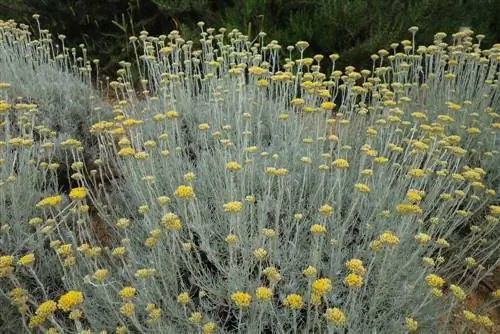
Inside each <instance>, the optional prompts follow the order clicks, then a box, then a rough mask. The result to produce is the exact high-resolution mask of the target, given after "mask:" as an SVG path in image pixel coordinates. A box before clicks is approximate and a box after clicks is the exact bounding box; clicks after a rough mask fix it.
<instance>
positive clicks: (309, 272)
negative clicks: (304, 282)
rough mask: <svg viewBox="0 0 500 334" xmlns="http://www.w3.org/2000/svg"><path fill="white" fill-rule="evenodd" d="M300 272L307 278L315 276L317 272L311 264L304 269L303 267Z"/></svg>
mask: <svg viewBox="0 0 500 334" xmlns="http://www.w3.org/2000/svg"><path fill="white" fill-rule="evenodd" d="M302 273H303V274H304V276H305V277H307V278H315V277H316V274H317V270H316V268H314V267H312V266H309V267H307V268H306V269H304V270H303V271H302Z"/></svg>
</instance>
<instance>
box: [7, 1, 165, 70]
mask: <svg viewBox="0 0 500 334" xmlns="http://www.w3.org/2000/svg"><path fill="white" fill-rule="evenodd" d="M0 13H1V14H0V19H3V20H7V19H11V18H12V19H15V20H16V21H17V22H19V23H25V24H29V25H30V26H31V27H32V28H33V31H36V22H35V20H34V19H33V18H32V14H34V13H37V14H40V22H41V25H42V27H44V28H45V29H49V30H50V31H51V32H52V33H53V34H54V35H56V34H65V35H66V36H67V41H68V42H67V44H68V45H69V46H70V47H74V46H77V45H78V44H80V43H84V44H85V45H86V46H87V48H88V54H89V55H90V57H91V58H98V59H100V60H101V65H102V67H103V70H104V71H105V72H106V73H108V74H111V73H112V72H114V70H115V69H116V63H117V62H118V61H120V60H123V59H127V58H128V57H129V56H130V53H129V52H130V50H129V47H130V45H129V43H128V37H129V36H132V35H134V34H138V33H139V31H141V30H143V29H146V30H148V31H149V32H150V33H152V34H153V33H157V34H160V33H163V32H165V31H169V30H172V29H174V23H173V21H171V20H170V19H169V18H168V17H167V16H165V15H164V14H163V13H162V12H161V11H159V10H158V8H157V6H156V5H155V4H154V3H153V2H152V1H150V0H105V1H103V0H40V1H32V0H14V1H13V0H0ZM55 37H56V36H55Z"/></svg>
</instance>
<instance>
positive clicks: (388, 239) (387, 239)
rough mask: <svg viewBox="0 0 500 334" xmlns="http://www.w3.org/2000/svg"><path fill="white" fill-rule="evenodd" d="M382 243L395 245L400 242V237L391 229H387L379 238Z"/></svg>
mask: <svg viewBox="0 0 500 334" xmlns="http://www.w3.org/2000/svg"><path fill="white" fill-rule="evenodd" d="M378 240H379V241H380V242H381V243H382V244H386V245H389V246H395V245H397V244H399V238H398V237H397V236H395V235H394V234H393V233H392V232H391V231H386V232H384V233H382V234H381V235H380V236H379V239H378Z"/></svg>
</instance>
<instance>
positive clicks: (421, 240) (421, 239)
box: [415, 233, 431, 245]
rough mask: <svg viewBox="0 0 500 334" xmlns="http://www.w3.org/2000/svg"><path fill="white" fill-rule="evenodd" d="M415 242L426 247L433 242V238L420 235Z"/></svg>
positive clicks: (423, 234)
mask: <svg viewBox="0 0 500 334" xmlns="http://www.w3.org/2000/svg"><path fill="white" fill-rule="evenodd" d="M415 241H416V242H417V243H419V244H420V245H425V244H427V243H428V242H429V241H431V236H430V235H428V234H426V233H418V234H417V235H416V236H415Z"/></svg>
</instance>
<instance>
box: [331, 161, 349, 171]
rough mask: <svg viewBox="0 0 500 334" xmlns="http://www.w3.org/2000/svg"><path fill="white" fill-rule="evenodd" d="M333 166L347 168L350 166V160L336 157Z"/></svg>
mask: <svg viewBox="0 0 500 334" xmlns="http://www.w3.org/2000/svg"><path fill="white" fill-rule="evenodd" d="M332 166H333V167H335V168H338V169H346V168H349V162H347V160H345V159H335V160H334V161H333V162H332Z"/></svg>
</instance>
